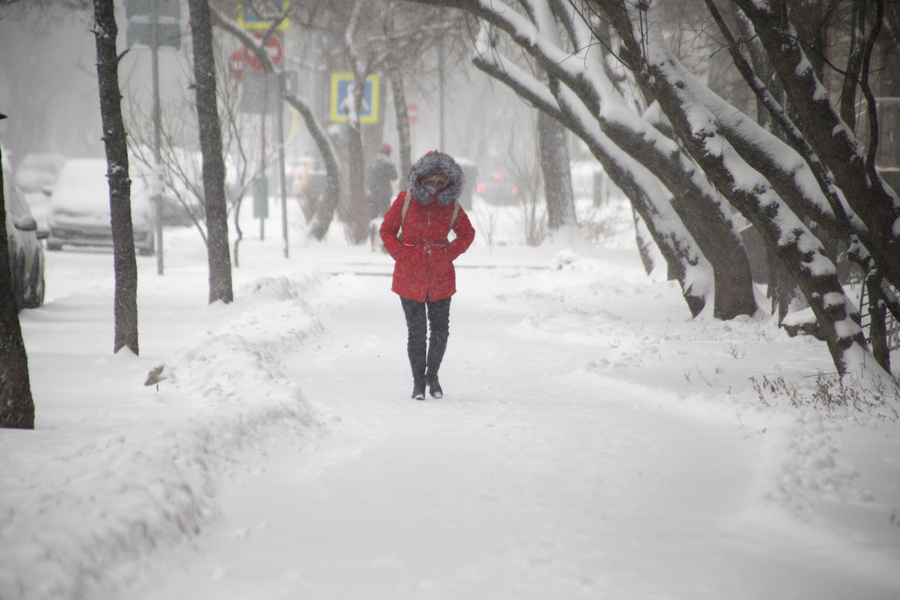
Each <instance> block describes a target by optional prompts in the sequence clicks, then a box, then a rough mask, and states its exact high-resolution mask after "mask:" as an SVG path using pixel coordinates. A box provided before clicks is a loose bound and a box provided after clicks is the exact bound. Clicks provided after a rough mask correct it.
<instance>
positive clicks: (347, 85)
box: [331, 73, 378, 123]
mask: <svg viewBox="0 0 900 600" xmlns="http://www.w3.org/2000/svg"><path fill="white" fill-rule="evenodd" d="M355 81H356V80H355V78H354V77H353V74H352V73H332V74H331V120H332V121H334V122H335V123H346V122H347V121H349V120H350V119H349V115H350V110H351V108H352V107H353V106H352V102H353V92H354V86H355ZM359 122H360V123H377V122H378V75H369V76H368V77H366V87H365V89H364V90H363V102H362V107H361V108H360V111H359Z"/></svg>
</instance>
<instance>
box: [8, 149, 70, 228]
mask: <svg viewBox="0 0 900 600" xmlns="http://www.w3.org/2000/svg"><path fill="white" fill-rule="evenodd" d="M65 164H66V159H65V157H64V156H61V155H59V154H49V153H30V154H26V155H25V157H24V158H22V160H20V161H19V164H18V165H16V168H15V173H14V178H13V181H14V183H15V186H16V187H17V188H19V189H20V190H21V191H22V194H23V195H24V196H25V200H26V201H28V206H29V208H30V209H31V214H32V215H33V216H34V218H35V220H36V221H37V224H38V229H40V230H42V231H46V229H47V209H48V206H49V204H50V192H51V190H52V189H53V184H54V183H56V179H57V178H58V177H59V172H60V171H61V170H62V168H63V165H65Z"/></svg>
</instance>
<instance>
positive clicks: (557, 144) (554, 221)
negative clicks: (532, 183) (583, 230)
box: [538, 110, 575, 231]
mask: <svg viewBox="0 0 900 600" xmlns="http://www.w3.org/2000/svg"><path fill="white" fill-rule="evenodd" d="M538 145H539V146H540V154H541V173H542V174H543V176H544V195H545V197H546V201H547V226H548V227H549V228H550V230H551V231H554V230H558V229H559V228H560V227H563V226H565V225H575V192H574V191H573V190H572V169H571V166H570V165H569V146H568V143H567V140H566V129H565V127H563V126H562V124H561V123H560V122H559V121H557V120H556V119H554V118H552V117H550V116H549V115H547V114H546V113H545V112H544V111H541V110H539V111H538Z"/></svg>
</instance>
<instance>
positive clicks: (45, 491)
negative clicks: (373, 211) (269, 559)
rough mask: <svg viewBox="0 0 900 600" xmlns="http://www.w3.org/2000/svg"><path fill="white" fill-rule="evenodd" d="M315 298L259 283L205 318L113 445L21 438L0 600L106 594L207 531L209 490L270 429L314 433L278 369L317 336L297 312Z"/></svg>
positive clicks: (2, 503)
mask: <svg viewBox="0 0 900 600" xmlns="http://www.w3.org/2000/svg"><path fill="white" fill-rule="evenodd" d="M313 284H314V281H301V282H295V281H291V280H289V279H287V278H285V277H281V278H274V279H273V278H265V279H260V280H258V281H256V282H255V283H254V284H253V285H251V286H250V287H249V288H248V289H246V290H243V291H242V292H240V293H238V294H237V296H238V300H237V301H235V302H234V303H233V304H232V305H229V306H224V305H213V306H211V307H208V309H207V315H208V317H209V318H210V319H211V321H212V322H215V323H217V325H215V327H213V328H211V329H209V330H207V331H206V332H204V333H202V334H200V335H198V336H196V337H195V339H194V340H193V341H192V342H191V343H190V344H189V345H188V346H186V347H184V348H182V349H181V350H179V351H177V352H176V353H175V354H174V355H172V356H171V358H169V359H166V361H165V362H164V363H163V364H161V365H157V368H156V369H154V370H155V371H157V372H158V373H159V377H158V378H161V380H160V381H159V382H158V383H157V384H155V385H156V386H157V391H156V393H155V394H152V400H151V401H150V403H149V405H148V407H147V408H149V409H150V410H148V411H146V414H145V418H141V419H134V420H128V417H124V418H122V417H120V418H119V419H120V420H119V421H117V422H116V423H115V427H114V429H115V430H116V431H115V433H112V434H105V435H99V436H97V437H94V438H90V437H84V434H83V433H81V432H77V431H70V430H68V429H69V428H72V429H73V430H77V429H78V424H77V423H67V424H66V425H65V428H66V429H59V430H57V431H54V432H51V436H50V437H60V436H61V437H66V436H68V437H71V438H72V440H73V441H74V442H75V443H74V444H72V446H71V447H66V444H63V445H62V448H64V450H63V451H62V452H56V451H55V450H56V449H57V448H59V446H58V445H56V444H54V443H51V444H49V448H51V449H53V450H51V451H50V452H47V451H46V450H47V449H46V448H42V447H41V446H39V445H37V446H36V445H35V444H34V442H33V437H34V436H35V434H34V433H27V432H18V437H19V438H20V439H19V440H18V442H19V443H16V441H15V440H13V441H12V444H11V447H12V448H13V449H18V451H17V452H15V453H14V456H13V457H12V458H13V464H14V465H15V463H16V462H17V461H32V462H33V467H34V468H33V470H28V471H23V470H21V469H16V468H13V469H12V471H11V472H12V473H14V474H19V473H23V472H25V473H27V475H24V476H18V475H17V476H15V477H12V478H10V477H5V478H4V479H3V480H2V488H0V489H2V494H0V598H4V599H23V598H28V599H45V598H47V599H49V598H66V599H69V598H79V597H100V596H102V595H104V594H105V593H111V592H110V591H109V590H112V589H114V588H115V587H116V586H117V585H118V584H119V583H121V582H120V581H119V579H127V578H129V577H131V576H133V573H130V572H129V569H128V568H124V569H123V568H121V567H122V565H125V564H127V563H129V562H135V559H139V558H140V557H141V556H142V555H143V554H146V553H148V552H150V551H151V550H153V549H154V548H155V547H157V546H159V545H164V544H172V543H177V542H179V541H183V540H184V539H187V538H189V537H191V536H193V535H195V534H196V533H198V532H199V531H200V530H201V529H203V528H204V527H206V526H207V525H208V524H209V523H210V521H211V519H212V518H213V517H215V515H216V512H217V508H216V504H215V499H214V496H215V489H216V486H217V483H218V481H219V480H220V479H221V477H223V475H225V474H227V473H228V471H229V470H231V469H233V468H235V466H236V465H239V464H240V463H241V461H242V457H246V455H247V453H248V452H257V451H259V450H260V449H261V447H262V446H263V445H264V443H265V441H266V439H267V438H268V437H269V436H271V434H272V432H273V430H274V429H276V428H278V429H279V430H282V431H283V430H286V431H289V432H293V433H295V434H296V436H298V438H299V437H307V436H308V435H309V434H310V432H312V431H314V430H316V429H317V428H318V427H319V424H318V419H317V417H316V415H315V414H313V411H312V410H311V409H310V408H309V406H308V405H307V403H306V402H305V401H304V399H303V396H302V394H301V391H300V389H299V387H298V386H297V385H296V384H295V383H293V382H291V381H288V380H287V379H286V378H285V376H284V373H283V369H282V365H281V362H280V361H281V357H282V352H283V350H285V349H289V348H292V347H297V346H298V345H299V344H302V343H304V342H305V341H307V340H309V339H310V338H312V337H314V336H316V335H317V334H318V333H319V332H320V330H321V327H320V325H319V324H318V322H317V321H316V319H315V318H313V317H312V316H311V315H310V314H309V313H308V312H307V310H306V307H305V305H304V303H303V299H302V296H303V294H304V292H305V291H306V290H307V289H308V288H309V287H310V286H311V285H313ZM185 318H189V317H187V316H185ZM134 358H136V357H133V356H132V357H130V358H129V357H116V360H114V361H109V362H111V363H112V364H111V365H110V367H111V368H113V369H115V368H117V366H122V365H121V364H119V365H117V364H116V363H121V362H123V361H129V360H131V359H134ZM141 383H142V382H138V381H135V382H134V385H135V386H139V385H140V384H141ZM137 391H138V390H135V392H137ZM11 435H16V433H15V432H13V433H12V434H11ZM9 464H10V463H9V462H7V465H9ZM36 523H39V525H38V526H35V524H36ZM36 582H40V583H39V584H37V583H36ZM104 590H106V592H104Z"/></svg>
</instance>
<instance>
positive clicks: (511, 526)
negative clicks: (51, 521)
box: [141, 269, 896, 600]
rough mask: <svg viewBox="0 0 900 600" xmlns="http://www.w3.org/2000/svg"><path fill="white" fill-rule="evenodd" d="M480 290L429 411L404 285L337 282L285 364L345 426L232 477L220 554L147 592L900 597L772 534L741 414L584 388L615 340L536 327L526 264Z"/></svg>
mask: <svg viewBox="0 0 900 600" xmlns="http://www.w3.org/2000/svg"><path fill="white" fill-rule="evenodd" d="M461 278H466V279H467V283H466V284H464V287H465V290H464V292H463V293H461V294H460V295H459V296H457V297H456V298H455V299H454V304H453V307H452V310H451V340H450V349H449V350H448V356H447V359H446V362H445V367H444V369H443V372H444V376H443V377H442V381H443V383H444V387H445V391H446V396H445V398H444V399H443V400H440V401H433V400H428V401H426V402H414V401H412V400H409V399H408V398H407V396H408V393H409V390H408V389H407V388H409V385H410V382H409V381H408V379H409V376H408V365H407V363H406V359H405V355H404V352H403V350H404V347H405V346H404V344H405V330H404V329H403V321H402V313H401V311H400V308H399V302H398V301H397V299H396V298H395V297H394V296H393V295H390V294H385V291H384V290H385V288H386V287H387V286H388V285H389V280H388V279H386V278H384V277H379V276H377V275H376V276H359V275H337V276H334V277H333V278H331V279H329V280H327V281H326V282H324V283H323V284H322V288H323V289H321V290H319V293H318V295H317V296H316V297H315V299H314V300H313V301H312V304H313V307H314V312H315V314H316V317H317V318H318V319H319V320H320V321H321V322H322V324H323V326H324V329H325V331H326V332H327V335H326V336H325V339H324V340H323V341H321V342H317V343H316V344H315V345H312V346H311V347H305V348H304V349H303V350H302V351H301V352H300V353H299V354H297V355H296V356H295V357H294V358H293V359H291V360H290V361H289V362H288V365H289V366H288V370H289V372H291V373H292V374H293V377H295V378H296V380H297V381H298V382H299V383H300V385H301V387H302V390H303V393H304V396H305V397H306V398H307V400H308V401H310V402H311V403H312V404H313V405H314V406H315V407H317V408H318V409H319V411H320V412H321V413H322V414H323V415H324V417H325V420H326V422H328V423H330V425H331V426H332V429H333V431H334V433H333V435H331V436H329V437H327V438H325V439H322V440H319V441H318V442H317V443H316V447H315V448H313V449H304V450H301V451H299V452H298V451H297V449H296V445H294V447H291V446H292V444H291V443H290V442H289V441H286V440H285V441H283V443H280V444H278V445H279V446H280V449H278V450H275V451H273V452H272V454H271V455H269V456H268V457H267V461H266V462H265V463H261V464H260V469H259V472H258V473H256V474H254V475H252V476H248V477H246V478H241V479H239V480H237V481H235V482H233V483H231V484H228V485H226V486H225V489H224V490H223V491H222V494H221V499H222V503H223V512H224V516H225V518H226V525H225V527H224V529H223V530H222V531H220V537H219V538H218V539H219V541H218V542H217V543H214V544H213V545H214V549H213V550H212V551H211V552H210V553H209V554H208V555H206V556H204V557H203V558H202V560H201V561H200V563H198V564H194V565H191V566H190V567H189V568H187V569H184V570H182V569H176V571H175V572H173V573H172V575H171V577H170V578H168V579H167V580H165V581H163V582H161V583H160V585H159V586H156V587H154V588H153V589H150V590H147V592H146V595H144V596H141V599H142V600H176V599H181V598H188V597H196V598H210V599H217V600H230V599H235V600H237V599H245V598H250V597H265V598H269V599H273V600H280V599H285V600H286V599H288V598H292V599H293V598H316V599H317V600H323V599H334V600H338V599H347V600H350V599H357V598H386V599H387V598H390V599H405V598H410V599H413V598H435V599H448V600H449V599H458V598H475V599H481V598H484V599H492V600H493V599H505V598H509V599H513V598H515V599H519V598H535V599H538V598H540V599H546V598H573V599H574V598H597V599H600V598H603V599H609V598H612V599H615V598H622V599H626V598H627V599H632V600H633V599H643V598H647V599H650V598H664V599H681V598H683V599H695V598H710V599H713V598H715V599H719V598H729V599H741V598H747V599H759V600H762V599H769V598H816V599H818V600H824V599H830V598H831V599H835V600H837V599H843V598H849V597H859V598H872V599H877V598H884V599H885V600H888V599H889V598H893V597H894V593H893V591H891V590H890V589H889V586H890V584H889V583H887V584H886V583H885V582H884V581H881V582H879V581H869V580H868V576H867V574H866V573H865V572H861V571H858V570H857V569H856V568H855V567H852V566H851V567H847V566H844V565H839V564H831V563H830V562H829V561H828V560H827V558H823V555H822V554H819V553H817V552H816V551H814V549H813V548H811V547H810V546H809V544H810V540H804V539H798V538H797V537H794V536H791V535H787V536H782V535H780V534H779V532H778V525H775V524H772V525H771V526H768V527H765V528H762V529H760V525H761V523H760V522H759V519H760V518H761V516H762V517H764V516H765V515H760V514H756V513H755V512H754V511H755V509H757V508H759V502H760V498H759V497H758V494H759V490H758V489H757V487H758V484H759V483H758V479H759V477H760V476H761V473H760V470H761V469H760V462H764V461H761V458H762V456H761V455H762V454H763V451H764V444H763V443H762V442H761V440H760V438H759V437H758V436H752V435H749V434H748V432H747V431H746V429H745V427H744V425H743V424H741V423H740V422H738V421H737V420H733V419H723V418H721V417H720V416H706V417H705V418H693V417H692V416H691V415H690V414H684V413H682V412H680V411H678V410H667V409H664V408H662V406H661V405H662V402H656V401H650V402H647V400H648V399H647V398H642V397H640V396H639V395H635V394H634V392H633V391H630V390H632V389H633V386H629V385H618V386H611V387H608V388H606V389H604V388H598V387H597V386H596V381H597V380H594V379H592V378H590V377H580V376H575V377H573V376H572V375H573V373H575V372H577V371H578V370H579V367H581V366H582V365H584V364H586V363H590V360H591V358H592V357H594V356H595V355H596V350H595V349H591V347H590V346H585V345H583V344H582V345H579V344H573V343H571V342H568V341H566V340H565V339H564V338H558V339H555V340H553V339H546V338H540V337H538V336H529V335H521V334H520V333H517V332H521V323H522V321H523V317H525V316H528V315H531V316H534V315H533V313H532V312H531V311H530V310H527V309H526V310H523V311H520V310H519V309H518V308H517V306H518V305H517V303H516V302H510V303H507V302H504V301H502V300H501V301H498V298H502V297H503V296H504V295H506V294H511V293H514V294H513V295H515V294H518V293H524V294H525V295H526V296H528V295H529V294H533V292H534V290H530V289H529V288H526V289H524V290H521V289H520V284H521V277H520V274H518V275H517V274H516V273H515V272H512V274H510V273H506V274H505V276H504V275H500V276H498V273H497V272H492V271H489V270H481V271H479V270H477V269H473V270H468V271H465V272H464V273H462V275H461ZM504 279H506V280H505V281H504ZM557 292H559V290H543V293H548V294H549V295H550V296H552V295H553V294H554V293H557ZM538 295H540V294H538ZM545 299H546V298H545ZM531 300H532V302H531V303H530V305H531V306H534V305H537V304H540V301H535V298H533V297H532V298H531ZM544 316H545V317H546V316H547V315H544ZM826 554H827V552H826ZM894 591H896V590H894Z"/></svg>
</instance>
